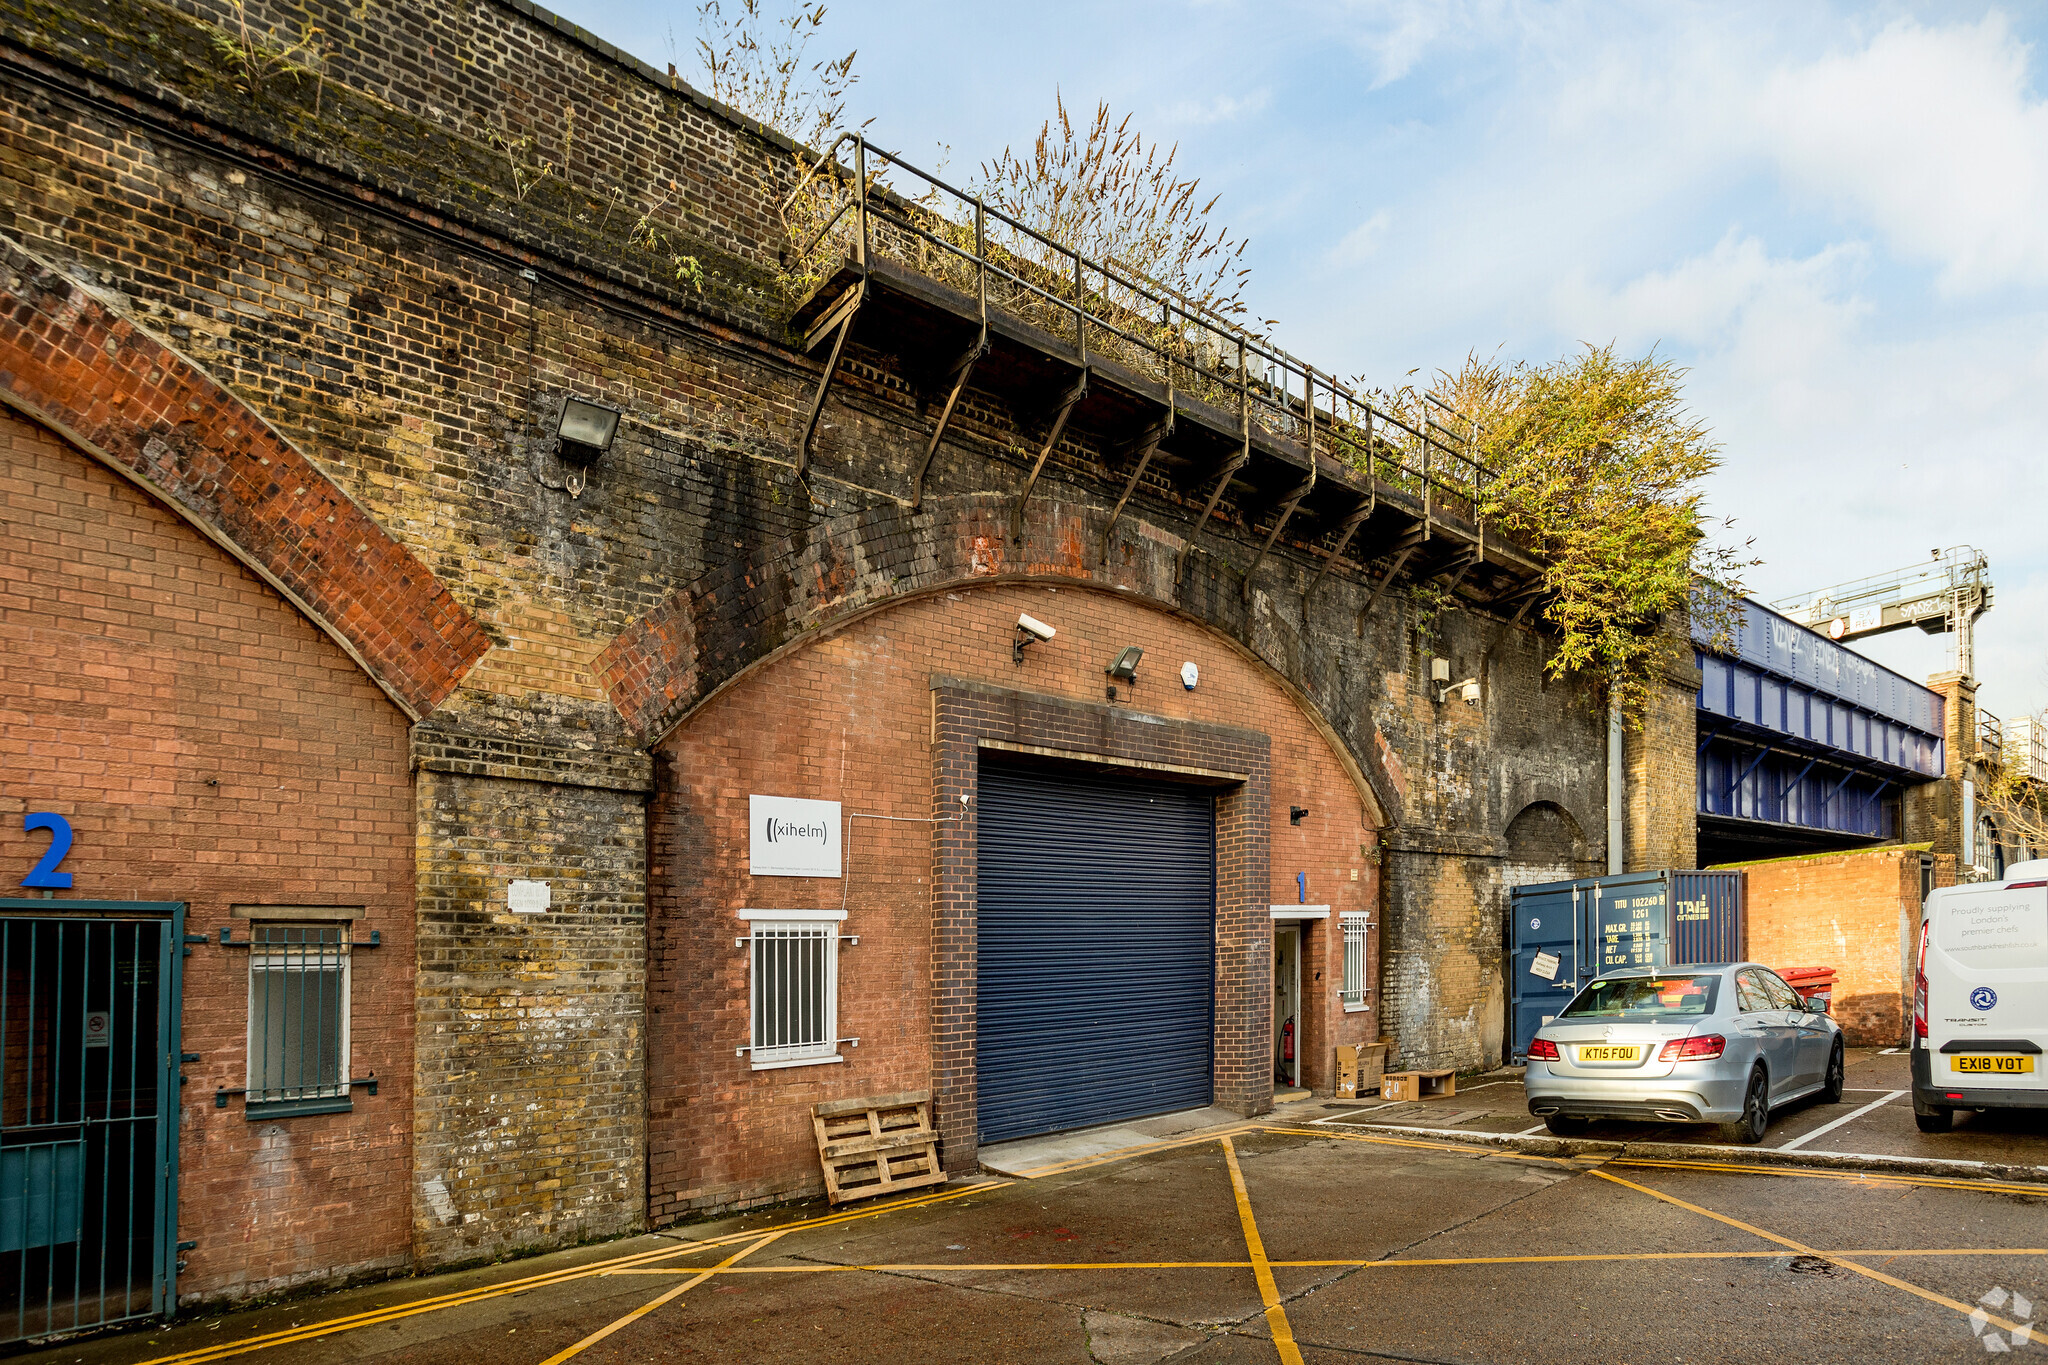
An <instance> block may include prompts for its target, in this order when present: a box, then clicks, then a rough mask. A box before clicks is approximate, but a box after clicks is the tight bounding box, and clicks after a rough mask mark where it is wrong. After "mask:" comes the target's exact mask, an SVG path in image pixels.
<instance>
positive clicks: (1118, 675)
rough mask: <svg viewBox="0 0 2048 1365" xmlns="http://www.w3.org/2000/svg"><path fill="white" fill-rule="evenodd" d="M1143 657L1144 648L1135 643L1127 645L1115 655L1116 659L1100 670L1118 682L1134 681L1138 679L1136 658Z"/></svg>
mask: <svg viewBox="0 0 2048 1365" xmlns="http://www.w3.org/2000/svg"><path fill="white" fill-rule="evenodd" d="M1144 657H1145V651H1144V650H1142V649H1140V648H1138V647H1137V646H1136V645H1127V646H1125V648H1124V650H1123V652H1122V653H1121V654H1118V655H1117V656H1116V661H1115V662H1114V663H1112V664H1111V665H1110V666H1109V667H1108V668H1105V669H1103V670H1102V671H1103V672H1104V673H1107V674H1108V675H1109V676H1110V677H1112V678H1115V679H1116V680H1117V681H1118V682H1127V683H1134V682H1136V681H1137V680H1138V660H1140V659H1142V658H1144Z"/></svg>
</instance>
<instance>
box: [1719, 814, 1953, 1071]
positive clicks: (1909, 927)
mask: <svg viewBox="0 0 2048 1365" xmlns="http://www.w3.org/2000/svg"><path fill="white" fill-rule="evenodd" d="M1923 854H1925V855H1927V856H1931V857H1933V858H1934V864H1935V865H1934V884H1935V885H1937V886H1952V885H1954V884H1955V859H1954V858H1953V857H1949V856H1944V855H1939V854H1934V853H1932V851H1931V850H1929V849H1928V847H1927V846H1926V845H1906V846H1903V847H1900V846H1891V847H1885V848H1873V849H1861V850H1856V851H1853V852H1848V853H1824V854H1818V855H1816V856H1814V857H1811V858H1780V859H1774V860H1772V861H1769V862H1762V863H1748V864H1741V865H1740V866H1743V867H1745V869H1746V872H1745V877H1746V880H1747V882H1748V888H1747V895H1748V897H1749V900H1748V908H1747V911H1746V913H1747V916H1748V924H1749V928H1748V933H1749V956H1750V957H1751V958H1752V959H1754V960H1755V961H1758V962H1761V963H1763V964H1764V965H1765V966H1768V967H1777V968H1785V967H1832V968H1834V969H1835V994H1834V1006H1833V1008H1834V1015H1835V1018H1836V1019H1837V1020H1838V1021H1840V1023H1841V1025H1842V1032H1843V1034H1844V1036H1845V1037H1846V1038H1847V1040H1848V1042H1849V1043H1850V1044H1851V1045H1852V1046H1855V1047H1893V1046H1896V1045H1897V1044H1899V1043H1900V1042H1902V1041H1903V1040H1904V1038H1905V1032H1906V1025H1907V1021H1908V1020H1909V1019H1910V1017H1911V1015H1912V1009H1913V954H1914V953H1915V951H1917V944H1918V940H1917V934H1918V932H1919V928H1920V860H1921V857H1922V855H1923Z"/></svg>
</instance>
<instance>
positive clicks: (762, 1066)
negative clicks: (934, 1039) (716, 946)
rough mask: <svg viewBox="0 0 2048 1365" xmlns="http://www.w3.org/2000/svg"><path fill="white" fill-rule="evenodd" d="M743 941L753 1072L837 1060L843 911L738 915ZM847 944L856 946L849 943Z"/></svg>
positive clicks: (841, 1040) (840, 1040)
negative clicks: (743, 927) (744, 931)
mask: <svg viewBox="0 0 2048 1365" xmlns="http://www.w3.org/2000/svg"><path fill="white" fill-rule="evenodd" d="M740 918H742V919H744V920H746V921H747V930H748V932H747V936H746V937H745V938H743V939H739V940H737V944H738V946H740V947H743V948H745V949H746V950H747V978H748V980H747V998H748V1016H749V1019H750V1028H749V1032H750V1037H749V1038H748V1045H747V1046H746V1047H743V1048H740V1049H738V1051H739V1053H740V1054H741V1055H744V1056H750V1057H751V1059H752V1061H753V1067H754V1070H756V1071H765V1070H767V1069H768V1068H770V1067H779V1066H808V1065H813V1064H816V1063H821V1062H837V1061H842V1060H844V1059H843V1058H842V1057H841V1056H840V1054H839V1045H840V1044H841V1043H852V1044H853V1045H854V1046H856V1047H858V1046H859V1045H860V1040H859V1039H858V1038H841V1037H840V1036H839V941H840V937H841V935H840V933H839V929H840V925H841V922H842V921H843V920H844V919H845V918H846V916H845V912H843V911H829V910H742V911H740ZM850 941H851V942H854V943H858V942H859V941H860V940H859V939H857V938H855V939H852V940H850Z"/></svg>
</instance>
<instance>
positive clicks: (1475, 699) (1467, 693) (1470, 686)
mask: <svg viewBox="0 0 2048 1365" xmlns="http://www.w3.org/2000/svg"><path fill="white" fill-rule="evenodd" d="M1458 695H1459V696H1461V697H1463V698H1464V699H1465V705H1467V706H1477V705H1479V684H1478V683H1476V682H1468V683H1466V684H1465V685H1464V686H1463V687H1461V688H1459V689H1458Z"/></svg>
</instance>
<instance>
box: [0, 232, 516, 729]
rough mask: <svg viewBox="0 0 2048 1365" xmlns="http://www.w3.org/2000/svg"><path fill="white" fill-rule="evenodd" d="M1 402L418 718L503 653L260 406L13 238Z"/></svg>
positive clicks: (1, 320)
mask: <svg viewBox="0 0 2048 1365" xmlns="http://www.w3.org/2000/svg"><path fill="white" fill-rule="evenodd" d="M0 401H4V402H5V403H7V404H8V405H9V406H11V407H13V408H15V409H16V410H17V411H19V412H21V413H22V414H23V415H24V416H26V417H29V418H31V419H33V420H34V421H36V422H39V423H41V424H42V425H44V426H45V427H48V428H50V429H51V430H53V431H55V432H57V433H58V434H59V435H61V436H63V437H65V438H66V439H67V440H69V441H71V442H72V443H73V444H74V445H76V446H78V447H79V448H80V449H82V450H84V451H86V452H87V453H89V454H91V455H92V456H94V457H95V458H97V459H99V460H101V461H103V462H104V463H106V464H107V465H109V466H111V467H112V468H113V469H115V470H116V471H118V472H119V473H121V474H123V475H126V476H127V477H128V478H130V479H132V480H134V481H135V482H136V483H138V484H140V485H141V486H142V487H143V488H144V489H146V490H147V491H149V492H150V493H151V494H153V495H154V496H155V497H157V498H158V499H160V500H161V501H162V502H163V503H164V504H165V505H166V506H168V507H170V508H172V509H173V510H175V511H176V512H178V513H179V514H180V515H181V516H183V517H184V518H185V519H186V520H187V521H189V522H190V523H192V524H193V525H194V526H196V527H197V528H198V529H199V530H200V531H202V532H204V533H205V534H206V535H207V536H208V537H210V538H211V539H212V540H214V541H215V542H217V543H218V544H219V545H220V546H221V547H222V548H223V549H225V550H227V551H228V553H230V554H232V555H234V556H235V557H236V558H237V559H239V560H240V561H241V562H242V563H243V564H245V565H247V566H248V567H249V568H250V569H251V570H252V571H253V572H255V573H256V574H258V575H259V576H261V577H262V578H263V579H264V580H265V581H267V582H268V583H270V585H271V586H272V587H274V588H276V589H277V590H278V591H279V592H281V593H282V594H284V596H285V597H286V598H287V599H288V600H290V601H291V602H292V604H293V605H294V606H296V607H297V608H298V609H299V610H300V611H302V612H304V613H305V615H306V616H307V618H308V619H310V620H311V621H313V622H314V623H315V624H316V625H318V626H320V627H321V629H323V630H325V631H326V632H327V633H328V634H329V635H331V636H333V637H334V639H335V640H336V641H337V642H339V643H340V645H341V646H342V648H343V649H345V650H347V651H348V652H349V654H350V655H352V656H353V657H354V658H355V660H356V662H357V663H359V664H361V665H362V667H363V669H364V671H365V672H367V673H368V674H369V675H370V676H371V677H372V678H373V679H375V680H376V682H377V683H378V684H379V685H380V686H381V687H383V688H384V690H385V691H386V692H387V693H389V694H390V696H391V697H392V699H393V700H394V701H396V702H397V703H398V705H399V706H400V707H401V708H402V709H403V710H404V711H405V712H406V713H407V714H408V715H409V716H411V717H412V718H413V719H415V720H417V719H419V718H420V717H422V716H425V715H427V714H429V713H431V712H432V711H433V710H434V709H435V708H436V707H437V706H439V705H440V703H441V702H442V701H443V700H444V699H445V698H446V697H447V696H448V694H449V693H450V692H452V691H454V689H455V685H456V683H457V682H458V681H459V680H460V679H461V677H462V675H463V674H464V673H465V672H467V671H468V669H469V667H470V665H471V664H473V663H475V662H476V661H477V660H478V659H479V658H481V657H482V656H483V654H484V652H485V651H486V650H487V649H488V648H489V647H490V641H489V638H488V637H487V636H486V635H485V634H484V631H483V628H482V627H481V626H479V625H478V624H477V622H476V620H475V618H474V617H472V616H471V615H470V614H469V612H468V611H466V610H465V609H464V608H463V606H462V604H461V603H459V602H457V601H456V600H455V599H454V597H453V596H451V595H450V594H449V592H448V590H447V588H446V587H445V586H444V585H443V584H442V583H441V582H440V581H439V580H438V579H437V578H435V577H434V574H433V572H432V571H431V570H429V569H428V568H427V566H426V565H424V564H422V563H421V562H420V561H419V560H418V559H417V558H415V557H414V556H413V554H412V553H411V552H410V551H409V550H407V549H406V548H405V547H404V546H403V545H401V544H399V543H398V541H396V540H394V539H393V538H392V537H391V536H390V535H388V534H387V533H386V532H385V531H384V529H383V528H382V527H380V526H378V525H377V523H376V522H375V521H373V520H372V519H371V518H370V516H369V514H368V513H366V512H365V511H363V509H362V508H360V507H358V506H357V505H356V504H355V503H354V502H353V501H351V500H350V499H349V497H348V495H347V494H346V493H344V492H343V491H342V490H341V489H340V488H339V487H337V486H336V485H335V484H334V482H333V481H332V480H331V479H329V478H328V477H327V476H326V475H325V474H323V473H321V472H320V470H319V469H318V468H317V467H316V466H315V465H314V464H313V463H312V462H311V461H310V460H308V459H307V458H306V457H305V456H304V455H303V454H301V453H300V452H299V451H298V450H297V449H296V448H295V447H293V445H292V444H291V443H290V442H289V441H287V440H286V439H285V438H284V437H283V436H282V435H280V434H279V433H278V432H277V431H276V430H274V429H273V428H272V427H271V426H270V424H269V423H267V422H265V421H264V420H263V418H262V417H260V416H258V415H257V414H256V412H254V411H253V410H252V409H251V408H250V407H249V405H248V404H246V403H244V402H243V401H242V400H241V399H239V398H237V397H236V396H235V395H234V394H232V393H230V392H228V391H227V390H226V389H225V388H223V387H222V386H221V385H220V384H219V383H217V382H216V381H215V380H214V379H213V377H212V376H211V375H209V374H207V373H206V372H205V371H204V370H202V369H201V368H200V367H199V366H198V365H196V364H194V363H193V362H192V361H191V360H189V359H187V358H186V357H185V356H183V355H180V354H179V353H178V352H177V351H175V350H173V349H171V348H170V347H169V346H166V345H165V344H164V343H163V342H161V341H159V340H157V339H156V338H155V337H153V336H151V335H150V334H149V333H147V332H145V331H143V330H141V329H140V328H138V327H136V326H135V325H134V324H133V323H131V322H129V321H128V320H127V319H125V318H123V317H121V316H120V315H119V314H118V313H116V312H115V311H114V310H113V309H111V308H109V307H108V306H107V305H106V304H105V303H103V302H101V301H100V300H99V299H98V298H96V297H95V296H94V295H93V294H92V293H91V292H89V291H88V290H87V289H86V288H85V287H84V286H82V285H80V284H79V283H78V282H77V281H75V280H73V279H71V278H70V277H69V276H67V275H65V274H64V273H63V272H62V271H60V270H58V269H57V268H56V267H55V266H53V265H51V264H49V263H48V262H46V261H44V260H42V259H40V258H39V257H37V256H35V255H33V254H32V253H30V252H29V251H27V250H25V249H24V248H23V247H22V246H21V245H20V244H19V243H16V242H14V241H11V240H9V239H7V238H5V237H0Z"/></svg>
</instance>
